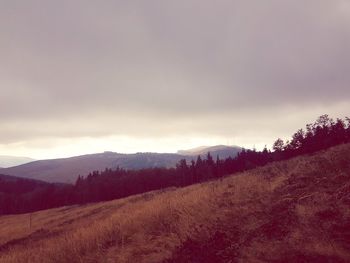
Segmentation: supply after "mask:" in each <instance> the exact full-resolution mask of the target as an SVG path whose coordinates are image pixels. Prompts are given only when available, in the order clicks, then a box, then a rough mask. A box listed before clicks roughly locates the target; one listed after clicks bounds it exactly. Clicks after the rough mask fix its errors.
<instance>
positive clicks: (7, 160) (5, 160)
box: [0, 155, 35, 168]
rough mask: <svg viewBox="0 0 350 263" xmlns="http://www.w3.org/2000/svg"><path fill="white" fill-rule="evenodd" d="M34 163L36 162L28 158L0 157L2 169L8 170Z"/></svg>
mask: <svg viewBox="0 0 350 263" xmlns="http://www.w3.org/2000/svg"><path fill="white" fill-rule="evenodd" d="M33 161H35V160H34V159H32V158H28V157H18V156H8V155H0V167H1V168H8V167H12V166H17V165H21V164H25V163H29V162H33Z"/></svg>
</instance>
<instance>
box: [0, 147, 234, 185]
mask: <svg viewBox="0 0 350 263" xmlns="http://www.w3.org/2000/svg"><path fill="white" fill-rule="evenodd" d="M213 147H215V146H213ZM229 149H230V150H231V148H229ZM227 150H228V149H226V148H225V149H224V150H223V151H222V147H221V148H220V149H219V151H213V152H211V154H212V155H213V156H216V155H219V154H220V155H221V156H222V157H221V156H220V157H221V158H226V157H225V156H227V155H228V154H229V153H228V151H227ZM203 151H205V149H203ZM220 151H222V152H220ZM205 154H207V152H206V153H205ZM231 154H232V157H234V156H236V154H237V152H235V151H233V150H232V151H231ZM195 158H197V154H193V155H181V154H178V153H151V152H145V153H141V152H138V153H132V154H125V153H117V152H111V151H105V152H102V153H95V154H84V155H79V156H73V157H67V158H57V159H47V160H37V161H33V162H30V163H26V164H22V165H18V166H15V167H9V168H2V169H0V173H2V174H6V175H12V176H17V177H23V178H29V179H35V180H40V181H45V182H50V183H53V182H56V183H70V184H72V183H75V181H76V179H77V178H78V176H79V175H87V174H89V173H90V172H92V171H95V170H96V171H103V170H105V169H106V168H108V169H116V168H117V167H119V168H124V169H134V170H138V169H144V168H153V167H165V168H171V167H175V166H176V164H177V163H178V162H179V161H180V160H181V159H186V160H187V161H191V160H192V159H195Z"/></svg>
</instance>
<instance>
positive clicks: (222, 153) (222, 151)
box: [177, 145, 242, 159]
mask: <svg viewBox="0 0 350 263" xmlns="http://www.w3.org/2000/svg"><path fill="white" fill-rule="evenodd" d="M241 150H242V148H241V147H238V146H226V145H216V146H201V147H197V148H193V149H189V150H179V151H178V152H177V153H178V154H181V155H186V156H198V155H201V156H206V155H207V153H208V152H210V154H211V155H212V156H213V157H214V158H216V156H219V158H220V159H226V158H228V157H230V156H231V157H236V155H237V153H239V152H240V151H241Z"/></svg>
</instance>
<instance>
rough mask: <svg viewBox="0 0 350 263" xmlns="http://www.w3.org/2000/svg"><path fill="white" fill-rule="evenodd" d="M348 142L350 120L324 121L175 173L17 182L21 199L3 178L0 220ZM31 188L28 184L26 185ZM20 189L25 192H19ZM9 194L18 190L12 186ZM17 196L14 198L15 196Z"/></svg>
mask: <svg viewBox="0 0 350 263" xmlns="http://www.w3.org/2000/svg"><path fill="white" fill-rule="evenodd" d="M348 142H350V119H349V118H346V119H345V120H342V119H337V120H335V121H334V120H333V119H331V118H329V116H328V115H322V116H320V117H319V118H318V119H317V120H316V122H315V123H313V124H308V125H306V129H305V130H303V129H300V130H298V131H297V132H296V133H295V134H293V136H292V138H291V140H289V141H286V142H284V141H283V140H281V139H277V140H276V142H275V143H274V144H273V151H270V150H268V149H267V148H266V147H265V149H264V150H262V151H256V150H255V149H253V150H245V149H243V150H242V151H241V152H240V153H239V154H238V155H237V156H236V157H235V158H232V157H229V158H226V159H224V160H221V159H219V158H218V157H213V156H211V154H210V153H208V155H207V156H206V158H203V159H202V158H201V156H198V157H197V159H196V160H192V161H191V162H187V161H186V160H185V159H183V160H181V161H180V162H179V163H178V164H177V165H176V168H170V169H167V168H149V169H142V170H125V169H121V168H117V169H115V170H111V169H106V170H105V171H103V172H99V171H95V172H92V173H90V174H88V175H87V176H85V177H83V176H80V175H79V177H78V179H77V181H76V183H75V185H74V186H71V185H53V184H44V185H40V187H39V186H37V187H34V188H33V189H34V190H33V191H29V192H28V191H27V190H28V189H29V188H28V187H27V188H26V187H24V186H23V184H24V185H25V184H26V182H21V183H19V182H18V187H19V188H18V189H27V190H26V191H24V192H21V191H19V192H20V193H19V192H18V191H17V194H13V192H12V191H11V192H9V191H8V190H7V191H6V190H5V191H3V190H2V189H10V188H8V187H9V186H6V185H5V187H4V185H3V186H1V184H4V182H2V181H1V178H0V214H8V213H23V212H29V211H35V210H40V209H46V208H51V207H57V206H62V205H71V204H83V203H88V202H97V201H107V200H112V199H117V198H122V197H126V196H130V195H134V194H138V193H144V192H147V191H151V190H156V189H163V188H167V187H171V186H176V187H182V186H186V185H190V184H194V183H199V182H203V181H207V180H212V179H215V178H220V177H223V176H226V175H230V174H234V173H237V172H241V171H245V170H249V169H253V168H256V167H258V166H263V165H265V164H267V163H269V162H272V161H278V160H285V159H288V158H291V157H294V156H297V155H300V154H309V153H313V152H316V151H319V150H322V149H326V148H329V147H331V146H335V145H338V144H342V143H348ZM27 183H28V182H27ZM20 185H21V186H20ZM11 189H16V185H12V186H11ZM14 192H16V191H15V190H14Z"/></svg>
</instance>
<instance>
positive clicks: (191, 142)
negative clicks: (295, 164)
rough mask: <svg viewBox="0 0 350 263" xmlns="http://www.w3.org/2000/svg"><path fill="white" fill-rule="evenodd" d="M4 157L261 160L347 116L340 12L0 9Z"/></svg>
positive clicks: (187, 0)
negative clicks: (228, 155) (239, 152)
mask: <svg viewBox="0 0 350 263" xmlns="http://www.w3.org/2000/svg"><path fill="white" fill-rule="evenodd" d="M0 58H1V59H0V155H20V156H28V157H32V158H37V159H46V158H56V157H65V156H74V155H79V154H86V153H94V152H103V151H116V152H125V153H131V152H145V151H147V152H176V151H177V150H179V149H188V148H192V147H196V146H200V145H216V144H229V145H238V146H243V147H246V148H251V147H256V148H258V149H259V148H262V147H264V145H267V146H268V147H270V146H271V145H272V143H273V141H274V140H276V139H277V138H283V139H288V138H289V137H290V136H291V135H292V134H293V133H294V132H295V131H296V130H297V129H299V128H303V127H305V124H307V123H310V122H313V121H315V119H316V118H317V117H318V116H320V115H322V114H325V113H327V114H329V115H330V116H331V117H334V118H337V117H339V118H344V117H345V116H348V115H349V111H348V110H349V109H350V87H349V84H350V74H349V72H350V1H349V0H308V1H301V0H283V1H281V0H265V1H261V0H230V1H228V0H216V1H212V0H211V1H209V0H176V1H169V0H147V1H144V0H130V1H112V0H111V1H108V0H107V1H97V0H95V1H92V0H61V1H54V0H42V1H39V0H22V1H20V0H3V1H1V2H0Z"/></svg>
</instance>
